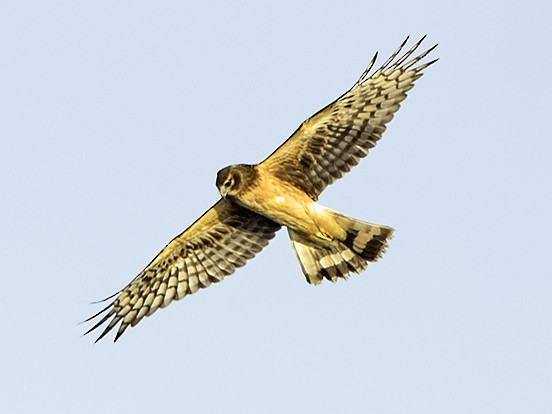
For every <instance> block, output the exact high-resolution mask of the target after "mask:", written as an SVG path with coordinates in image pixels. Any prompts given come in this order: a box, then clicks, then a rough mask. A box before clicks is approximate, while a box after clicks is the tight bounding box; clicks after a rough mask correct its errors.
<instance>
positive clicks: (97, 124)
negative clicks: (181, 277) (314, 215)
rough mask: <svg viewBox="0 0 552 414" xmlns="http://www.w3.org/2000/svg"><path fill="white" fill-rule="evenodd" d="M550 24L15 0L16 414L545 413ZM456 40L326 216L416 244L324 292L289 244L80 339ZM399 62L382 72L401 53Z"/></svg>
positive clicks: (7, 310)
mask: <svg viewBox="0 0 552 414" xmlns="http://www.w3.org/2000/svg"><path fill="white" fill-rule="evenodd" d="M551 21H552V5H551V3H550V2H546V1H541V2H538V1H525V2H519V3H517V2H501V3H498V2H480V1H477V2H475V1H468V2H456V3H450V2H407V1H395V2H388V3H386V2H366V1H358V2H350V1H349V2H348V1H342V2H301V3H298V2H291V1H280V2H278V3H270V4H268V3H267V4H265V3H262V2H249V3H248V2H211V3H209V2H175V1H155V2H153V1H149V2H145V1H115V2H114V1H94V2H83V1H49V2H45V1H35V2H30V1H17V2H16V1H1V2H0V56H2V58H1V60H2V63H1V64H0V139H1V143H2V146H1V150H0V188H1V189H2V214H1V218H0V248H1V250H0V251H2V258H3V260H2V262H3V279H2V280H3V289H2V291H3V293H4V294H3V301H2V305H3V312H2V316H1V318H2V321H1V325H2V328H3V339H2V341H1V342H2V352H1V353H0V355H1V356H0V366H1V367H2V368H1V370H0V387H1V389H2V390H3V391H2V393H0V409H1V411H2V412H6V413H33V412H36V413H38V412H40V413H44V412H52V413H53V412H56V413H76V412H78V413H110V412H117V411H119V412H134V413H147V412H153V411H155V412H169V411H171V412H186V413H209V412H211V413H221V412H225V413H311V412H312V413H314V412H316V413H337V412H343V413H345V412H346V413H367V412H370V413H409V414H412V413H424V414H427V413H447V414H451V413H501V414H503V413H520V412H524V413H549V412H551V410H552V392H551V390H552V308H551V306H552V305H551V300H550V299H551V296H552V280H551V273H552V272H551V268H552V254H551V253H550V247H551V242H550V240H551V234H552V220H551V218H550V216H551V213H550V211H551V208H552V194H551V193H552V191H551V178H552V162H551V160H550V159H551V154H552V145H551V133H550V131H551V126H552V125H551V113H552V111H551V109H552V108H551V104H550V99H551V95H552V87H551V84H550V70H551V69H550V68H551V67H552V59H551V54H550V47H551V46H550V42H551V40H552V30H551V29H550V24H551V23H550V22H551ZM426 33H427V34H428V39H427V41H426V44H427V46H428V47H429V46H431V45H432V44H433V43H439V44H440V45H439V47H438V49H437V50H436V51H435V56H437V57H439V58H440V61H439V62H438V63H437V64H436V65H434V66H432V67H431V68H429V69H428V70H427V71H426V76H424V77H423V78H422V79H421V80H420V81H418V83H417V85H416V87H415V88H414V89H413V90H412V91H411V93H410V95H409V98H408V99H407V100H406V101H405V103H404V105H403V106H402V108H401V110H400V111H399V113H398V114H397V116H396V117H395V119H394V120H393V122H392V123H391V124H390V127H389V128H388V130H387V132H386V133H385V135H384V137H383V139H382V140H381V141H380V143H379V145H378V146H377V148H375V149H374V150H373V151H372V152H371V153H370V155H369V157H368V158H367V159H365V160H364V161H363V162H361V164H360V165H359V166H358V167H357V168H356V169H355V170H354V171H353V172H352V173H350V174H349V175H347V176H346V177H345V178H344V179H343V180H340V181H338V182H337V183H336V184H335V185H334V186H332V187H331V188H330V189H328V191H327V192H326V193H324V195H323V196H322V198H321V200H320V201H321V203H322V204H324V205H327V206H329V207H331V208H333V209H335V210H339V211H342V212H344V213H346V214H348V215H351V216H354V217H357V218H360V219H363V220H366V221H372V222H376V223H381V224H387V225H390V226H393V227H394V228H396V236H395V238H394V239H393V241H392V243H391V245H390V248H389V250H388V253H387V255H386V256H385V257H384V259H383V260H382V261H381V262H379V263H377V264H374V265H372V266H370V268H369V269H368V271H366V272H364V273H363V274H361V275H360V276H355V277H352V278H351V279H349V280H348V281H345V282H344V281H340V282H339V283H337V284H335V285H331V284H328V283H326V284H324V285H323V286H320V287H312V286H309V285H308V284H307V283H306V282H305V281H304V278H303V276H302V274H301V270H300V268H299V265H298V263H297V261H296V259H295V256H294V254H293V252H292V250H291V247H290V244H289V241H288V239H287V235H286V234H285V232H280V233H279V234H278V236H277V238H276V239H275V240H274V242H272V243H271V245H270V246H269V248H267V249H266V250H265V251H264V252H263V253H262V254H260V255H259V256H258V258H256V259H255V260H253V261H252V262H251V263H249V264H248V266H246V267H245V268H243V269H241V270H239V271H238V272H237V273H236V274H235V275H233V276H232V277H230V278H228V279H227V280H225V281H224V282H223V283H221V284H219V285H216V286H213V287H211V288H209V289H208V290H205V291H202V292H199V293H197V294H196V295H193V296H191V297H189V298H186V299H185V300H183V301H181V302H177V303H175V304H173V305H171V306H170V307H168V308H167V309H165V310H162V311H160V312H158V313H156V314H155V315H154V316H153V317H152V318H148V319H146V320H144V321H143V322H142V323H140V325H139V326H138V327H136V328H133V329H130V330H129V331H127V333H126V334H125V335H124V336H123V338H122V339H121V340H120V341H119V342H118V343H116V344H113V343H112V341H111V340H112V336H108V337H107V338H106V340H104V341H102V342H100V343H98V344H94V343H93V340H94V339H95V338H94V337H84V338H82V337H81V334H82V333H83V332H84V331H85V329H86V328H85V326H76V323H77V322H79V321H80V320H82V319H84V318H86V317H88V316H90V315H91V314H93V313H95V312H96V311H97V310H99V309H100V308H99V306H98V305H96V306H93V305H90V304H89V303H90V302H91V301H93V300H98V299H101V298H103V297H105V296H108V295H110V294H112V293H114V292H115V291H117V290H118V289H120V288H121V287H123V286H124V285H125V284H126V283H128V282H129V281H130V280H131V279H132V278H133V277H134V275H135V274H136V273H137V272H139V271H140V270H141V269H142V268H143V267H144V266H145V265H146V264H147V263H148V262H149V261H150V260H151V258H152V257H153V256H154V255H155V254H156V253H157V252H158V251H159V250H160V249H161V248H162V247H163V246H164V245H165V244H166V243H167V242H168V241H169V240H170V239H171V238H172V237H173V236H175V235H176V234H178V233H180V232H181V231H182V230H183V229H184V228H186V227H187V226H188V225H189V224H190V223H191V222H192V221H194V220H195V219H196V218H197V217H198V216H199V215H200V214H202V213H203V212H204V211H205V209H207V208H208V207H209V206H210V205H211V204H212V203H213V202H214V201H215V200H216V199H217V191H216V188H215V185H214V182H215V174H216V172H217V171H218V170H219V169H220V168H221V167H224V166H226V165H228V164H231V163H239V162H246V163H247V162H249V163H253V162H257V161H260V160H261V159H263V158H264V157H265V156H266V155H268V154H269V153H270V152H272V150H273V149H274V148H275V147H276V146H277V145H279V144H280V143H281V142H282V141H283V140H284V139H285V138H287V136H288V135H289V134H290V133H292V132H293V131H294V130H295V129H296V127H297V126H298V125H299V123H300V122H301V121H303V120H304V119H305V118H307V117H308V116H310V115H311V114H313V113H314V112H315V111H317V110H318V109H320V108H321V107H322V106H324V105H325V104H327V103H329V102H330V101H332V100H333V99H334V98H336V97H337V96H338V95H340V94H341V93H342V92H344V91H345V90H346V89H348V88H349V87H350V86H351V85H352V84H353V82H355V81H356V80H357V78H358V76H359V75H360V74H361V73H362V71H363V69H364V67H365V66H366V64H368V62H369V61H370V58H371V57H372V55H373V53H374V52H375V51H376V50H379V52H380V57H381V58H382V59H384V58H386V57H387V56H388V54H389V53H391V52H392V51H393V50H394V49H395V48H396V47H397V46H398V44H399V43H400V42H401V41H402V40H403V38H404V37H405V36H406V35H407V34H411V35H412V36H413V37H414V38H418V37H420V36H422V35H424V34H426ZM380 62H382V60H380Z"/></svg>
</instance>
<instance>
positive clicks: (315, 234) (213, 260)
mask: <svg viewBox="0 0 552 414" xmlns="http://www.w3.org/2000/svg"><path fill="white" fill-rule="evenodd" d="M424 39H425V36H424V37H423V38H422V39H420V41H418V42H417V43H416V44H414V45H413V46H412V47H411V48H410V49H408V50H407V51H406V52H404V53H403V54H402V55H401V52H402V51H403V49H404V47H405V45H406V43H407V42H408V37H407V38H406V39H405V40H404V41H403V42H402V44H401V45H400V46H399V48H398V49H397V50H396V51H395V52H394V53H393V54H392V55H391V56H390V57H389V59H387V60H386V61H385V63H384V64H383V65H381V67H380V68H379V69H377V70H375V71H374V72H372V68H373V67H374V64H375V62H376V59H377V53H376V54H375V55H374V57H373V58H372V60H371V61H370V64H369V65H368V67H367V68H366V70H365V71H364V73H363V74H362V75H361V76H360V78H359V80H358V81H357V82H356V83H355V84H354V85H353V87H352V88H351V89H349V90H348V91H347V92H345V93H344V94H343V95H342V96H341V97H339V98H338V99H336V100H335V101H334V102H332V103H331V104H329V105H328V106H326V107H325V108H323V109H321V110H320V111H318V112H317V113H316V114H314V115H313V116H311V117H310V118H309V119H307V120H306V121H304V122H303V123H302V124H301V126H300V127H299V128H298V129H297V130H296V131H295V132H294V133H293V134H292V135H291V136H290V137H289V138H288V139H287V140H286V141H285V142H284V143H283V144H282V145H281V146H280V147H278V148H277V149H276V150H275V151H274V152H273V153H272V154H271V155H270V156H269V157H268V158H266V159H265V160H264V161H262V162H261V163H259V164H255V165H245V164H238V165H231V166H229V167H226V168H223V169H222V170H220V171H219V172H218V174H217V179H216V185H217V188H218V190H219V192H220V195H221V196H222V197H221V199H220V200H219V201H217V202H216V203H215V204H214V205H213V206H212V207H211V208H210V209H209V210H207V211H206V212H205V213H204V214H203V215H202V216H201V217H200V218H199V219H197V221H196V222H195V223H193V224H192V225H191V226H190V227H188V228H187V229H186V230H185V231H184V232H183V233H182V234H180V235H178V236H177V237H175V238H174V239H173V240H172V241H171V242H170V243H169V244H168V245H167V246H166V247H165V248H164V249H163V250H161V252H160V253H159V254H158V255H157V256H156V257H155V258H154V259H153V260H152V261H151V262H150V264H148V265H147V266H146V268H145V269H144V270H142V271H141V272H140V273H139V274H138V276H136V277H135V278H134V279H133V280H132V281H131V282H130V283H129V284H128V285H127V286H126V287H125V288H123V289H122V290H121V291H119V292H118V293H116V294H114V295H113V296H110V297H109V298H107V299H104V301H108V300H110V299H113V298H114V297H115V296H116V297H115V299H114V300H113V301H112V302H111V303H110V304H109V305H108V306H107V307H105V308H104V309H103V310H101V311H100V312H98V313H97V314H96V315H94V316H92V317H90V318H88V319H87V320H86V321H85V322H89V321H92V320H94V319H96V318H100V319H99V321H97V323H95V325H94V326H92V327H91V328H90V329H89V330H88V331H87V332H86V333H85V334H88V333H90V332H92V331H94V330H95V329H97V328H99V327H100V326H102V325H103V324H104V323H106V322H107V325H106V326H105V328H104V329H103V331H102V333H101V334H100V336H99V337H98V338H97V340H96V342H97V341H99V340H100V339H101V338H103V337H104V336H105V335H106V334H107V333H108V332H110V331H111V330H112V329H113V328H114V327H115V326H116V325H117V324H119V327H118V330H117V333H116V335H115V341H116V340H117V339H119V338H120V337H121V335H122V334H123V333H124V332H125V330H126V329H127V328H128V327H129V326H135V325H136V324H137V323H138V322H140V321H141V320H142V319H143V318H144V317H145V316H150V315H152V314H153V313H154V312H155V311H156V310H157V309H159V308H164V307H165V306H167V305H169V304H170V303H171V302H172V301H173V300H179V299H182V298H184V297H185V296H187V295H190V294H192V293H195V292H197V291H198V290H199V289H200V288H206V287H208V286H210V285H211V284H212V283H217V282H220V281H221V280H223V279H224V278H225V277H226V276H228V275H230V274H232V273H234V271H235V270H236V269H237V268H239V267H242V266H244V265H245V264H246V262H247V261H248V260H249V259H252V258H253V257H254V256H255V255H256V254H257V253H259V252H260V251H261V250H262V249H263V248H264V247H266V246H267V244H268V242H269V241H270V240H271V239H272V238H273V237H274V235H275V233H276V232H277V231H278V230H279V229H280V228H281V227H282V226H285V227H287V230H288V234H289V238H290V240H291V245H292V247H293V249H294V251H295V254H296V256H297V259H298V260H299V264H300V265H301V269H302V271H303V273H304V275H305V277H306V279H307V282H308V283H311V284H314V285H317V284H319V283H320V282H321V281H322V280H323V279H327V280H329V281H331V282H335V281H336V280H337V279H339V278H347V277H348V276H349V274H350V273H351V272H352V273H360V272H361V271H363V270H364V269H366V266H367V263H368V262H374V261H376V260H377V259H379V258H380V256H381V255H382V254H383V252H384V251H385V249H386V247H387V241H388V240H389V239H390V238H391V237H392V235H393V229H392V228H391V227H387V226H382V225H377V224H372V223H366V222H364V221H360V220H357V219H354V218H351V217H347V216H345V215H343V214H340V213H338V212H335V211H333V210H330V209H329V208H326V207H323V206H321V205H320V204H318V203H317V200H318V196H319V195H320V193H322V191H324V189H325V188H326V187H327V186H328V185H330V184H332V183H333V182H334V181H335V180H337V179H338V178H341V177H342V176H343V175H344V174H345V173H347V172H348V171H349V170H351V168H352V167H354V166H355V165H356V164H358V162H359V161H360V159H361V158H364V157H365V156H366V155H367V154H368V151H369V150H370V148H372V147H374V146H375V145H376V143H377V142H378V140H379V139H380V138H381V136H382V134H383V132H384V131H385V129H386V125H387V123H389V121H391V119H392V118H393V115H394V114H395V112H396V111H397V110H398V109H399V105H400V103H401V102H402V101H403V100H404V99H405V98H406V93H407V92H408V91H409V90H410V89H412V87H413V86H414V82H415V81H416V80H417V79H418V78H420V77H421V76H422V71H423V70H424V69H425V68H427V67H428V66H430V65H431V64H433V63H434V62H436V61H437V59H435V60H432V61H430V62H427V63H423V64H422V63H421V62H420V61H421V60H422V59H423V58H425V57H426V56H427V55H428V54H429V53H430V52H431V51H432V50H433V49H435V47H436V46H437V45H435V46H433V47H431V48H429V49H428V50H426V51H425V52H422V53H420V54H417V55H416V54H415V52H416V51H417V50H418V48H419V46H420V45H421V43H422V42H423V40H424Z"/></svg>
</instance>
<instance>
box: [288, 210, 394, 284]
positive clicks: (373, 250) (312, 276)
mask: <svg viewBox="0 0 552 414" xmlns="http://www.w3.org/2000/svg"><path fill="white" fill-rule="evenodd" d="M327 212H328V213H329V214H332V215H333V216H334V219H335V221H336V222H337V223H338V224H339V226H340V227H341V228H342V229H344V230H345V232H346V235H347V236H346V237H345V238H344V239H343V240H338V239H334V240H332V241H331V242H321V243H320V244H316V243H314V242H313V241H311V240H310V239H308V238H307V237H305V236H302V235H301V233H298V232H296V231H294V230H291V229H288V232H289V238H290V240H291V244H292V246H293V249H294V250H295V254H296V255H297V259H298V260H299V263H300V264H301V269H302V270H303V273H304V274H305V277H306V278H307V282H309V283H311V284H314V285H318V284H320V282H322V279H324V278H326V279H328V280H330V281H331V282H335V281H336V280H337V279H338V278H340V277H341V278H344V279H346V278H347V277H349V273H350V272H354V273H360V272H361V271H363V270H365V269H366V266H367V262H375V261H376V260H378V259H379V258H380V257H381V256H382V254H383V253H384V252H385V249H386V248H387V240H388V239H390V238H392V237H393V229H392V228H391V227H386V226H380V225H377V224H371V223H365V222H363V221H360V220H355V219H353V218H350V217H347V216H344V215H342V214H339V213H336V212H334V211H332V210H327Z"/></svg>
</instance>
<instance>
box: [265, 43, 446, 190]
mask: <svg viewBox="0 0 552 414" xmlns="http://www.w3.org/2000/svg"><path fill="white" fill-rule="evenodd" d="M424 38H425V36H424ZM424 38H422V39H421V40H420V41H419V42H417V43H416V44H415V45H414V46H412V47H411V48H410V49H409V50H408V51H406V52H405V53H404V54H403V55H402V56H400V57H399V55H400V53H401V51H402V49H403V48H404V46H405V44H406V42H407V40H408V38H406V40H405V41H404V42H403V43H402V44H401V45H400V47H399V48H398V49H397V51H396V52H395V53H393V54H392V55H391V57H390V58H389V59H387V61H386V62H385V63H384V64H383V65H382V66H381V67H380V68H379V69H377V70H376V71H375V72H374V73H371V69H372V67H373V65H374V64H375V62H376V58H377V53H376V55H375V56H374V58H373V59H372V61H371V63H370V64H369V65H368V68H367V69H366V70H365V71H364V73H363V74H362V76H361V77H360V79H359V80H358V82H357V83H356V84H355V85H354V86H353V87H352V88H351V89H350V90H349V91H348V92H346V93H345V94H344V95H342V96H341V97H340V98H338V99H336V100H335V101H334V102H332V103H331V104H329V105H328V106H326V107H325V108H323V109H321V110H320V111H318V112H317V113H316V114H314V115H313V116H311V117H310V118H309V119H307V120H306V121H305V122H303V123H302V124H301V126H300V127H299V128H298V129H297V131H295V132H294V133H293V134H292V135H291V137H289V138H288V139H287V141H286V142H284V143H283V144H282V145H281V146H280V147H278V148H277V149H276V151H274V152H273V153H272V154H271V155H270V156H269V157H268V158H267V159H266V160H264V161H263V162H262V163H261V164H260V168H264V169H266V170H267V171H269V172H270V173H272V174H273V175H275V176H276V177H278V178H279V179H281V180H283V181H287V182H289V183H291V184H293V185H294V186H296V187H298V188H300V189H301V190H303V191H304V192H305V193H307V194H308V195H309V196H310V197H311V198H312V199H314V200H316V199H317V198H318V196H319V195H320V193H321V192H322V191H323V190H324V189H325V188H326V187H327V186H328V185H330V184H331V183H333V182H334V181H335V180H337V179H338V178H340V177H341V176H343V175H344V174H345V173H346V172H348V171H349V170H351V168H352V167H354V166H355V165H357V164H358V162H359V161H360V159H361V158H364V157H365V156H366V155H367V154H368V150H369V149H370V148H372V147H373V146H375V145H376V142H377V141H378V140H379V139H380V138H381V135H382V134H383V132H384V131H385V128H386V125H387V124H388V123H389V122H390V121H391V119H393V115H394V114H395V112H397V110H398V109H399V104H400V103H401V102H402V101H403V100H404V99H405V98H406V93H407V92H408V91H409V90H410V89H412V87H413V86H414V82H415V81H416V80H417V79H418V78H420V77H421V76H422V71H423V70H424V69H425V68H427V67H428V66H429V65H431V64H432V63H434V62H435V61H436V60H437V59H435V60H432V61H430V62H427V63H424V64H419V62H420V60H422V59H423V58H424V57H426V56H427V55H428V54H429V53H430V52H431V51H432V50H433V49H434V48H435V46H436V45H435V46H433V47H431V48H430V49H429V50H427V51H425V52H423V53H420V54H419V55H418V56H416V55H414V52H415V51H416V50H417V49H418V47H419V46H420V44H421V43H422V41H423V40H424Z"/></svg>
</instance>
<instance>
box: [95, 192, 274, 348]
mask: <svg viewBox="0 0 552 414" xmlns="http://www.w3.org/2000/svg"><path fill="white" fill-rule="evenodd" d="M279 229H280V225H279V224H276V223H274V222H273V221H272V220H269V219H267V218H266V217H263V216H260V215H258V214H256V213H253V212H251V211H249V210H247V209H245V208H243V207H240V206H238V205H237V204H234V203H233V202H231V201H229V200H227V199H221V200H220V201H218V202H217V203H216V204H215V205H214V206H213V207H211V208H210V209H209V210H208V211H207V212H206V213H205V214H204V215H203V216H201V217H200V218H199V219H198V220H197V221H196V222H195V223H194V224H192V225H191V226H190V227H189V228H188V229H187V230H185V231H184V232H183V233H182V234H180V235H179V236H177V237H175V238H174V239H173V240H172V241H171V242H170V243H169V244H168V245H167V246H166V247H165V248H164V249H163V250H161V252H160V253H159V254H158V255H157V256H156V257H155V259H153V260H152V262H151V263H150V264H149V265H148V266H147V267H146V268H145V269H144V270H143V271H142V272H141V273H140V274H139V275H138V276H136V278H134V280H133V281H132V282H130V283H129V284H128V285H127V286H126V287H125V288H124V289H123V290H122V291H120V292H119V293H118V296H117V298H116V299H115V300H114V301H113V302H112V303H111V304H109V306H107V307H106V308H104V309H103V310H102V311H100V312H98V313H97V314H96V315H94V316H92V317H91V318H89V319H87V320H86V321H85V322H88V321H91V320H92V319H95V318H96V317H99V316H100V315H102V314H104V313H105V314H104V315H103V317H102V319H101V320H100V321H99V322H98V323H96V324H95V325H94V326H93V327H92V328H90V329H89V330H88V331H87V332H86V334H88V333H90V332H92V331H93V330H95V329H96V328H98V327H99V326H101V325H102V324H104V323H105V322H107V321H108V320H109V323H108V325H107V326H106V327H105V329H104V330H103V332H102V334H101V335H100V336H99V337H98V339H97V340H96V342H97V341H99V340H100V339H101V338H103V337H104V336H105V335H106V334H107V333H108V332H109V331H111V329H113V327H114V326H115V325H117V324H118V323H119V322H120V323H121V324H120V326H119V329H118V331H117V335H116V336H115V340H117V339H118V338H119V337H120V336H121V335H122V334H123V332H124V331H125V330H126V329H127V328H128V327H129V326H134V325H136V324H137V323H138V322H140V321H141V320H142V318H143V317H144V316H150V315H152V314H153V313H154V312H155V311H156V310H157V309H159V308H164V307H165V306H167V305H168V304H169V303H171V302H172V301H173V300H179V299H182V298H183V297H184V296H186V295H190V294H192V293H195V292H196V291H197V290H199V289H200V288H206V287H208V286H209V285H210V284H211V283H216V282H220V281H221V280H222V279H224V277H225V276H228V275H230V274H232V273H233V272H234V271H235V270H236V269H237V268H238V267H242V266H244V265H245V263H246V262H247V260H249V259H252V258H253V257H254V256H255V255H256V254H257V253H259V252H260V251H261V250H262V249H263V247H265V246H266V245H267V244H268V241H269V240H270V239H272V238H273V237H274V234H275V233H276V231H278V230H279ZM113 296H115V295H113ZM113 296H111V297H113ZM111 297H110V298H111ZM110 298H108V299H110ZM106 300H107V299H106ZM106 312H107V313H106ZM110 319H111V320H110Z"/></svg>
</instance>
